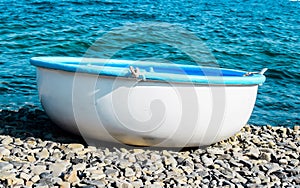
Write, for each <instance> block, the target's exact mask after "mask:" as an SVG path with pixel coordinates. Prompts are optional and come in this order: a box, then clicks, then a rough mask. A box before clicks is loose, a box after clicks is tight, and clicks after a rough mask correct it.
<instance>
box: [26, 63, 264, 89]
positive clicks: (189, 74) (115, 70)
mask: <svg viewBox="0 0 300 188" xmlns="http://www.w3.org/2000/svg"><path fill="white" fill-rule="evenodd" d="M30 62H31V64H32V65H35V66H37V67H43V68H48V69H55V70H63V71H68V72H81V73H89V74H97V75H103V76H113V77H131V72H130V70H129V66H133V67H134V68H136V67H138V68H139V69H140V72H141V73H142V74H143V75H144V76H143V77H144V78H145V79H146V80H157V81H165V82H185V83H194V84H217V85H220V84H227V85H256V84H262V83H264V81H265V76H264V75H260V74H254V75H251V76H243V75H244V74H245V73H246V72H245V71H239V70H231V69H223V68H210V67H200V66H196V65H182V64H169V63H155V62H144V61H143V62H142V61H125V60H101V59H87V58H85V59H83V58H76V57H33V58H31V59H30Z"/></svg>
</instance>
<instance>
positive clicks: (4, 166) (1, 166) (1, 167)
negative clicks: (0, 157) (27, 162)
mask: <svg viewBox="0 0 300 188" xmlns="http://www.w3.org/2000/svg"><path fill="white" fill-rule="evenodd" d="M13 168H14V165H12V164H10V163H9V162H0V171H7V170H10V169H13Z"/></svg>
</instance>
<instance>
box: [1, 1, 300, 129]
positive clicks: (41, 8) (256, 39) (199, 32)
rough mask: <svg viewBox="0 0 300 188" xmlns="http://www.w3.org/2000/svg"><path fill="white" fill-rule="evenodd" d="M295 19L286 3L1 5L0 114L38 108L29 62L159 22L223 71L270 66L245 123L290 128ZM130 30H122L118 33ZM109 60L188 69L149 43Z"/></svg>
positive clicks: (299, 60)
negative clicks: (196, 44) (193, 40)
mask: <svg viewBox="0 0 300 188" xmlns="http://www.w3.org/2000/svg"><path fill="white" fill-rule="evenodd" d="M299 18H300V2H297V1H293V2H291V1H288V0H281V1H275V0H274V1H256V0H249V1H242V0H236V1H226V0H223V1H216V0H200V1H198V0H197V1H196V0H189V1H179V0H172V1H171V0H170V1H159V2H152V1H141V0H132V1H87V0H83V1H75V0H66V1H54V0H48V1H46V0H44V1H42V0H35V1H34V0H31V1H25V0H19V1H6V0H0V79H1V84H0V93H1V95H0V102H1V104H0V109H6V110H12V111H13V110H17V109H22V108H24V107H28V106H30V107H32V108H41V106H40V104H39V101H38V95H37V88H36V81H35V67H33V66H31V65H30V64H29V59H30V58H31V57H34V56H85V55H86V52H87V50H88V48H89V47H91V46H92V45H93V44H94V43H95V41H97V40H99V39H101V37H102V38H103V36H105V34H107V33H109V32H112V31H114V28H116V27H122V26H124V25H128V24H129V26H130V24H132V23H146V24H147V23H151V22H165V23H169V24H172V25H174V26H176V27H170V28H169V30H170V31H171V32H172V33H176V32H179V31H178V28H183V29H185V30H186V31H189V32H190V33H192V34H194V35H195V36H197V37H198V38H199V39H200V40H201V41H202V42H203V43H204V44H205V45H206V47H207V48H208V49H209V50H210V52H211V54H212V56H213V57H214V62H215V63H217V64H218V65H219V66H221V67H225V68H232V69H242V70H246V71H259V70H260V69H262V68H264V67H268V68H269V71H268V72H266V74H265V75H266V77H267V81H266V83H265V84H264V85H263V86H262V87H260V88H259V92H258V98H257V102H256V106H255V108H254V112H253V114H252V116H251V119H250V123H252V124H256V125H266V124H271V125H274V126H277V125H284V126H293V125H295V124H299V120H300V115H299V112H300V87H299V86H300V74H299V72H300V57H299V56H300V41H299V40H300V19H299ZM133 29H134V27H125V28H124V27H123V30H122V32H124V33H132V30H133ZM146 29H149V28H146ZM163 34H164V33H163V32H162V33H160V37H161V36H162V35H163ZM116 35H118V37H116V39H122V37H123V36H122V33H120V32H119V33H117V34H116ZM166 37H167V36H166ZM179 37H183V35H182V33H181V34H179ZM175 38H176V37H175ZM175 38H174V39H175ZM176 39H177V40H179V41H180V38H179V39H178V38H176ZM182 39H184V38H182ZM118 44H119V42H118V40H115V41H114V42H113V43H112V44H111V45H112V46H116V45H118ZM107 49H110V48H109V46H108V48H106V50H107ZM102 53H103V54H104V53H106V52H102ZM107 53H109V52H107ZM103 54H102V55H103ZM114 58H120V59H147V58H159V59H166V60H168V61H172V62H175V63H193V62H191V61H192V60H191V59H190V58H189V56H188V55H186V54H184V53H183V52H182V50H179V49H176V48H174V47H170V46H168V45H164V44H151V43H145V44H144V43H143V44H137V45H132V46H129V47H126V48H124V49H122V50H121V51H118V53H116V54H114Z"/></svg>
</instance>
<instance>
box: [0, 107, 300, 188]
mask: <svg viewBox="0 0 300 188" xmlns="http://www.w3.org/2000/svg"><path fill="white" fill-rule="evenodd" d="M0 113H1V117H3V118H2V119H1V120H0V122H1V129H0V187H39V188H42V187H43V188H46V187H63V188H67V187H124V188H125V187H128V188H129V187H300V163H299V161H300V157H299V156H300V127H299V126H298V125H295V126H294V127H293V128H286V127H271V126H253V125H246V126H244V128H243V129H242V130H241V131H240V132H239V133H237V134H236V135H234V136H232V137H231V138H229V139H227V140H225V141H221V142H219V143H216V144H213V145H211V146H208V147H203V148H183V149H182V150H181V151H176V150H174V149H172V148H161V149H160V148H157V149H155V148H151V149H149V148H147V147H133V146H128V147H124V146H118V145H114V146H109V145H105V144H104V145H103V146H97V147H95V146H88V145H87V144H86V143H85V141H84V140H83V139H82V138H81V137H79V136H75V135H71V134H69V133H67V132H65V131H63V130H62V129H60V128H58V127H57V126H56V125H54V124H53V123H52V122H51V121H50V120H49V119H48V117H47V116H46V115H45V113H44V112H43V111H42V110H39V109H35V108H31V107H30V106H28V107H25V108H22V109H19V110H15V111H10V110H1V111H0Z"/></svg>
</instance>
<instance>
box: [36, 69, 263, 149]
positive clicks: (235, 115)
mask: <svg viewBox="0 0 300 188" xmlns="http://www.w3.org/2000/svg"><path fill="white" fill-rule="evenodd" d="M37 84H38V89H39V96H40V100H41V103H42V105H43V108H44V109H45V111H46V113H47V114H48V115H49V117H50V118H51V119H52V120H53V121H54V122H55V123H56V124H57V125H59V126H61V127H62V128H64V129H66V130H68V131H72V132H74V133H77V134H81V135H82V136H83V137H84V138H85V139H88V140H92V139H95V140H103V141H109V142H116V143H124V144H132V145H142V146H158V147H160V146H162V147H190V146H193V147H195V146H196V147H197V146H203V145H210V144H212V143H215V142H218V141H221V140H224V139H226V138H228V137H230V136H232V135H234V134H235V133H237V132H238V131H240V129H241V128H242V127H243V126H244V125H245V124H246V123H247V121H248V119H249V117H250V115H251V113H252V110H253V107H254V104H255V100H256V94H257V88H258V85H240V86H239V85H221V86H217V85H192V84H188V83H172V84H171V83H164V82H151V81H147V82H137V81H136V80H135V79H126V78H120V79H118V78H113V77H103V76H98V75H93V74H86V73H74V72H66V71H60V70H52V69H47V68H41V67H38V68H37Z"/></svg>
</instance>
